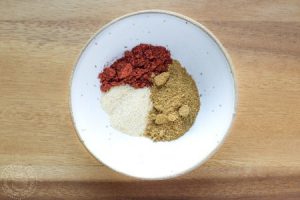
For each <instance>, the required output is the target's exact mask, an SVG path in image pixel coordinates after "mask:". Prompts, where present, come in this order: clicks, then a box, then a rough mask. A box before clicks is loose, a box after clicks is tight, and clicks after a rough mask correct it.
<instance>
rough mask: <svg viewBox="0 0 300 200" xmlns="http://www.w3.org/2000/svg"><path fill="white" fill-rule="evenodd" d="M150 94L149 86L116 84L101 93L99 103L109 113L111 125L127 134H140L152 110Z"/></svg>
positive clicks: (142, 132)
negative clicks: (138, 87) (135, 86)
mask: <svg viewBox="0 0 300 200" xmlns="http://www.w3.org/2000/svg"><path fill="white" fill-rule="evenodd" d="M150 95H151V93H150V89H149V88H140V89H135V88H133V87H131V86H129V85H123V86H116V87H113V88H111V89H110V90H109V91H108V92H106V93H104V94H103V95H102V97H101V105H102V107H103V109H104V111H105V112H106V113H107V114H108V115H109V118H110V123H111V126H112V127H114V128H115V129H117V130H119V131H121V132H123V133H126V134H128V135H133V136H141V135H143V134H144V131H145V129H146V126H147V122H148V114H149V112H150V111H151V110H152V102H151V98H150Z"/></svg>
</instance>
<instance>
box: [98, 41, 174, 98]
mask: <svg viewBox="0 0 300 200" xmlns="http://www.w3.org/2000/svg"><path fill="white" fill-rule="evenodd" d="M171 63H172V59H171V54H170V52H169V51H168V50H167V49H166V48H165V47H162V46H153V45H150V44H140V45H138V46H136V47H134V48H133V49H132V50H131V51H125V53H124V57H122V58H120V59H118V60H116V61H115V62H114V63H113V64H112V65H111V66H109V67H106V68H104V70H103V72H101V73H100V74H99V79H100V82H101V90H102V91H103V92H107V91H108V90H109V89H110V88H112V87H114V86H119V85H125V84H129V85H131V86H132V87H134V88H143V87H149V86H151V85H152V82H151V74H155V75H157V74H160V73H162V72H165V71H167V70H168V65H169V64H171Z"/></svg>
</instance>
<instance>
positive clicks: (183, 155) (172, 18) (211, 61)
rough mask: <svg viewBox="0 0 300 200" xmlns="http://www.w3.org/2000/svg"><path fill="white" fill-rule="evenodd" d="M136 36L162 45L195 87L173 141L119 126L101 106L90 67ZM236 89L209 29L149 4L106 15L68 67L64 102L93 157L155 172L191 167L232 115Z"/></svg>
mask: <svg viewBox="0 0 300 200" xmlns="http://www.w3.org/2000/svg"><path fill="white" fill-rule="evenodd" d="M140 43H149V44H153V45H162V46H165V47H167V48H168V49H169V50H170V51H171V55H172V57H173V58H174V59H176V60H178V61H180V62H181V64H182V65H183V66H185V67H186V69H187V71H188V72H189V73H190V74H191V75H192V77H193V78H194V80H195V81H196V83H197V87H198V89H199V93H200V94H201V95H200V96H201V98H200V101H201V107H200V112H199V114H198V116H197V118H196V121H195V123H194V125H193V126H192V128H191V129H190V130H189V131H188V132H187V133H186V134H185V135H184V136H182V137H180V138H179V139H177V140H175V141H172V142H152V141H151V140H150V139H148V138H145V137H133V136H128V135H125V134H123V133H120V132H118V131H116V130H115V129H113V128H112V127H111V126H110V123H109V118H108V116H107V114H106V113H105V112H104V111H103V110H102V108H101V105H100V97H101V93H100V89H99V87H100V84H99V80H98V78H97V76H98V73H99V72H101V71H102V69H103V66H106V65H107V63H112V62H113V61H114V60H115V59H117V58H119V57H121V56H122V55H123V52H124V51H125V50H127V49H131V48H132V47H134V46H136V45H138V44H140ZM236 94H237V92H236V89H235V81H234V76H233V73H232V64H231V62H230V59H229V56H228V54H227V53H226V52H225V50H224V48H223V47H222V45H221V43H220V42H219V41H218V40H217V39H216V37H215V36H213V35H212V33H211V32H209V31H208V30H207V29H206V28H205V27H204V26H203V25H201V24H199V23H197V22H195V21H194V20H192V19H189V18H187V17H185V16H182V15H179V14H176V13H172V12H167V11H156V10H150V11H141V12H136V13H132V14H129V15H126V16H123V17H121V18H118V19H116V20H114V21H112V22H110V23H109V24H107V25H106V26H104V27H103V28H101V29H100V30H99V31H98V33H97V34H96V35H95V36H94V37H93V38H92V39H91V40H90V41H89V42H88V44H87V45H86V47H85V48H84V50H83V51H82V53H81V55H80V57H79V59H78V61H77V63H76V66H75V69H74V73H73V76H72V80H71V97H70V101H71V102H70V104H71V113H72V116H73V121H74V124H75V127H76V130H77V133H78V136H79V138H80V140H81V141H82V143H83V144H84V145H85V147H86V148H87V149H88V151H89V152H90V153H91V154H92V155H93V156H94V157H95V158H97V159H98V160H99V161H101V162H102V163H104V164H105V165H107V166H109V167H110V168H112V169H114V170H116V171H118V172H121V173H123V174H127V175H129V176H133V177H138V178H145V179H163V178H169V177H174V176H176V175H179V174H183V173H185V172H187V171H190V170H192V169H194V168H195V167H197V166H199V165H200V164H202V163H203V162H204V161H206V160H207V159H208V158H209V157H210V156H211V155H212V154H213V153H214V152H215V151H216V150H217V148H218V147H219V146H220V145H221V144H222V142H223V140H224V138H225V137H226V135H227V133H228V130H229V127H230V125H231V123H232V121H233V118H234V116H235V109H236V102H237V100H236V99H237V98H236Z"/></svg>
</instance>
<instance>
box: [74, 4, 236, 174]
mask: <svg viewBox="0 0 300 200" xmlns="http://www.w3.org/2000/svg"><path fill="white" fill-rule="evenodd" d="M145 13H160V14H167V15H171V16H174V17H178V18H180V19H184V20H186V21H188V22H190V23H192V24H193V25H195V26H197V27H199V28H200V29H202V30H203V31H205V32H206V33H207V34H208V35H209V36H210V37H211V38H212V39H213V40H214V41H215V42H216V44H217V45H218V46H219V47H220V49H221V50H222V52H223V53H224V55H225V57H226V60H227V62H228V64H229V67H230V71H231V74H232V77H233V84H234V91H235V94H234V95H235V99H234V101H235V102H234V113H233V115H232V119H231V122H230V125H229V127H228V129H227V130H226V133H225V136H224V137H223V139H222V140H221V141H220V143H219V144H218V145H217V146H216V147H215V148H214V149H213V151H211V152H210V153H209V154H207V155H206V157H205V158H204V159H202V160H201V161H199V162H198V163H197V164H195V165H194V166H192V167H190V168H188V169H185V170H183V171H181V172H179V173H175V174H172V175H167V176H160V177H153V178H152V177H151V178H149V177H141V176H134V175H131V174H126V173H125V172H121V171H119V170H116V169H114V168H113V167H111V166H109V165H107V164H106V163H104V162H103V161H102V160H101V159H100V158H97V157H96V155H94V154H93V153H92V152H91V151H90V150H89V148H88V147H87V146H86V145H85V143H84V140H83V139H82V138H81V136H80V134H79V131H78V129H77V126H76V122H75V119H74V115H73V110H72V81H73V78H74V73H75V71H76V68H77V65H78V62H79V60H80V58H81V56H82V54H83V52H84V51H85V50H86V49H87V47H88V46H89V44H90V43H91V42H92V40H93V39H94V38H95V37H96V36H97V35H98V34H100V33H101V32H102V31H104V30H105V29H106V28H108V27H109V26H110V25H112V24H114V23H116V22H118V21H120V20H123V19H125V18H128V17H131V16H134V15H139V14H145ZM235 74H236V73H235V67H234V65H233V62H232V60H231V57H230V56H229V53H228V52H227V50H226V49H225V47H224V46H223V45H222V43H221V42H220V41H219V39H218V38H217V37H216V36H215V35H214V34H213V33H212V32H211V31H210V30H209V29H208V28H206V27H205V26H204V25H202V24H201V23H199V22H197V21H196V20H194V19H192V18H190V17H187V16H185V15H183V14H180V13H177V12H173V11H169V10H161V9H148V10H139V11H135V12H130V13H127V14H125V15H122V16H120V17H117V18H114V19H113V20H111V21H109V22H108V23H106V24H105V25H103V26H102V27H100V28H99V29H98V30H97V31H96V32H95V33H94V34H93V35H92V36H91V37H90V39H89V40H88V41H87V42H86V43H85V45H84V47H83V48H82V49H81V51H80V53H79V55H78V56H77V59H76V61H75V63H74V64H73V68H72V71H71V76H70V80H69V95H68V96H69V111H70V115H71V119H72V123H73V128H74V130H75V132H76V135H77V138H78V139H79V140H80V142H81V144H82V145H83V146H84V148H85V149H86V151H87V152H88V153H89V154H90V155H91V156H92V157H94V158H95V159H96V160H97V162H99V163H101V164H103V165H104V166H106V167H108V168H110V169H112V170H113V171H116V172H118V173H120V174H122V175H125V176H127V177H131V178H136V179H140V180H166V179H170V178H174V177H178V176H181V175H183V174H187V173H189V172H191V171H193V170H195V169H196V168H198V167H199V166H201V165H202V164H204V163H205V162H206V161H208V160H209V159H210V158H211V157H212V156H213V155H214V154H215V153H216V152H217V151H218V150H219V149H220V147H221V146H222V145H223V144H224V142H225V140H226V138H227V137H228V135H229V133H230V132H231V130H232V127H233V124H234V122H235V118H236V113H237V109H238V90H237V89H238V87H237V80H236V76H235Z"/></svg>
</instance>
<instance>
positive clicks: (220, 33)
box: [0, 0, 300, 200]
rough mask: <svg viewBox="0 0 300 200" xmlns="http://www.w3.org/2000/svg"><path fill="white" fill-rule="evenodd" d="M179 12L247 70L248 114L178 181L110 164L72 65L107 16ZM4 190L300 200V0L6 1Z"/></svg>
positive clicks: (241, 72)
mask: <svg viewBox="0 0 300 200" xmlns="http://www.w3.org/2000/svg"><path fill="white" fill-rule="evenodd" d="M142 9H167V10H171V11H175V12H179V13H181V14H184V15H187V16H189V17H191V18H194V19H195V20H197V21H198V22H200V23H202V24H203V25H205V26H207V27H208V28H209V29H210V30H211V31H212V32H213V33H214V34H215V35H216V36H217V37H218V38H219V39H220V41H221V42H222V43H223V44H224V46H225V48H227V50H228V52H229V54H230V55H231V58H232V60H233V63H234V65H235V70H236V78H237V83H238V91H239V104H238V112H237V117H236V120H235V122H234V125H233V127H232V130H231V134H230V136H229V137H228V139H227V140H226V142H225V144H224V145H223V146H222V147H221V149H220V150H219V151H218V152H217V153H216V154H215V155H214V156H213V157H212V158H211V159H210V160H209V161H208V162H206V163H205V164H204V165H202V166H201V167H199V168H198V169H196V170H194V171H192V172H190V173H188V174H186V175H183V176H180V177H178V178H174V179H170V180H163V181H142V180H136V179H134V178H130V177H127V176H124V175H121V174H118V173H116V172H114V171H112V170H111V169H109V168H108V167H105V166H104V165H103V164H101V163H98V162H97V161H96V160H95V159H94V158H93V157H92V156H91V155H90V154H89V153H88V152H87V151H86V150H85V148H84V147H83V145H82V144H81V143H80V141H79V140H78V138H77V136H76V133H75V130H74V127H73V124H72V121H71V117H70V113H69V104H68V95H69V79H70V76H71V71H72V68H73V65H74V63H75V60H76V58H77V57H78V55H79V53H80V51H81V49H82V48H83V47H84V45H85V43H86V42H87V41H88V40H89V38H90V37H91V36H93V34H94V33H95V32H96V31H97V30H98V29H99V28H100V27H101V26H103V25H104V24H106V23H108V22H109V21H111V20H112V19H114V18H116V17H119V16H121V15H123V14H126V13H128V12H133V11H138V10H142ZM0 94H1V98H0V177H1V183H0V184H1V185H0V187H1V188H2V189H0V198H1V199H13V198H25V197H28V198H29V199H98V198H101V199H170V198H177V199H201V198H203V199H272V200H273V199H284V200H286V199H300V1H299V0H294V1H292V0H290V1H280V0H269V1H261V0H255V1H236V0H230V1H221V0H201V1H196V0H194V1H187V2H184V1H179V0H175V1H171V0H169V1H158V0H153V1H147V0H140V1H134V0H127V1H118V0H114V1H96V0H85V1H79V0H77V1H71V0H66V1H61V0H51V1H50V0H47V1H37V0H26V1H25V0H24V1H17V0H1V1H0Z"/></svg>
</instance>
